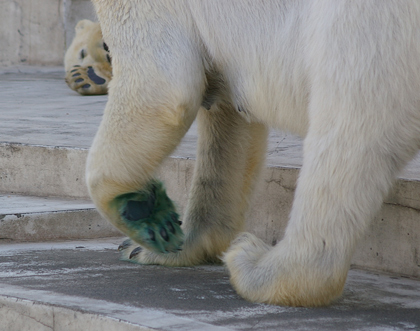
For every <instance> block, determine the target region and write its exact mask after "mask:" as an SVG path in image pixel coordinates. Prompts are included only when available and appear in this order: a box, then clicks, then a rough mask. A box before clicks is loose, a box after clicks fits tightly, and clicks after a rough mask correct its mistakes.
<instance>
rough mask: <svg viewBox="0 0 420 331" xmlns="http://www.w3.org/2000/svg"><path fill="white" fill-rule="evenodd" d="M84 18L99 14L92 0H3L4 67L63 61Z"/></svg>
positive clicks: (0, 56)
mask: <svg viewBox="0 0 420 331" xmlns="http://www.w3.org/2000/svg"><path fill="white" fill-rule="evenodd" d="M83 18H88V19H94V18H95V13H94V10H93V6H92V4H91V3H90V1H89V0H1V1H0V45H1V46H0V67H8V66H15V65H21V64H29V65H62V64H63V58H64V53H65V50H66V49H67V46H68V45H69V44H70V42H71V40H72V38H73V36H74V26H75V25H76V23H77V21H79V20H80V19H83Z"/></svg>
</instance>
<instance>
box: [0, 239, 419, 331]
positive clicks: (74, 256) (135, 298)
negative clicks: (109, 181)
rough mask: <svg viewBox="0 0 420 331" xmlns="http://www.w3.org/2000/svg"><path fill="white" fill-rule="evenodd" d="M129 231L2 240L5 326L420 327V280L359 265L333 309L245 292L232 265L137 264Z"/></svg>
mask: <svg viewBox="0 0 420 331" xmlns="http://www.w3.org/2000/svg"><path fill="white" fill-rule="evenodd" d="M122 239H123V238H109V239H97V240H78V241H70V242H69V241H66V242H44V243H9V244H0V321H1V323H0V330H8V331H15V330H16V331H18V330H19V331H21V330H51V329H52V330H66V331H71V330H103V331H108V330H109V331H111V330H122V331H126V330H130V331H131V330H324V331H325V330H393V331H396V330H419V329H420V314H419V311H420V282H419V281H416V280H413V279H408V278H401V277H395V276H393V275H384V274H376V273H372V272H366V271H361V270H356V269H355V270H351V271H350V273H349V277H348V280H347V283H346V287H345V290H344V294H343V296H342V298H340V299H339V300H338V301H337V302H335V303H334V304H333V305H332V306H331V307H327V308H317V309H306V308H288V307H276V306H269V305H264V304H254V303H249V302H246V301H245V300H243V299H241V298H240V297H239V296H238V295H237V294H236V293H235V291H234V290H233V288H232V287H231V286H230V284H229V276H228V274H227V272H226V270H225V269H224V267H223V266H218V265H208V266H198V267H191V268H168V267H162V266H145V265H135V264H131V263H127V262H122V261H120V260H119V258H118V257H119V255H118V252H117V247H118V245H119V244H120V242H121V240H122Z"/></svg>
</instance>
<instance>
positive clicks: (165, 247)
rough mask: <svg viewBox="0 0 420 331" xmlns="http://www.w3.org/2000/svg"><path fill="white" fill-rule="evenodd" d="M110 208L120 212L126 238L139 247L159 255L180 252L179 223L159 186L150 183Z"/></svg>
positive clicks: (181, 239) (122, 197)
mask: <svg viewBox="0 0 420 331" xmlns="http://www.w3.org/2000/svg"><path fill="white" fill-rule="evenodd" d="M112 205H113V206H114V207H116V208H117V209H118V211H119V214H120V217H121V220H122V221H123V223H124V224H125V227H126V229H127V232H126V234H127V235H128V236H129V237H130V238H132V239H133V240H134V241H136V242H138V243H139V244H140V245H143V246H145V247H147V248H149V249H151V250H153V251H156V252H160V253H168V252H177V251H179V250H180V247H181V245H182V243H183V233H182V230H181V228H180V223H181V222H179V215H178V214H177V213H176V210H175V206H174V204H173V202H172V201H171V199H169V197H168V196H167V194H166V191H165V188H164V186H163V184H162V183H161V182H159V181H157V180H152V181H151V182H150V183H149V184H148V185H147V186H146V187H145V189H144V190H142V191H138V192H131V193H126V194H123V195H120V196H118V197H116V198H115V199H114V201H113V202H112Z"/></svg>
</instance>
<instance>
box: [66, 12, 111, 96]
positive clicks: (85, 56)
mask: <svg viewBox="0 0 420 331" xmlns="http://www.w3.org/2000/svg"><path fill="white" fill-rule="evenodd" d="M75 30H76V35H75V37H74V39H73V41H72V43H71V45H70V47H69V48H68V49H67V52H66V54H65V56H64V68H65V70H66V78H65V80H66V83H67V85H68V86H69V87H70V88H71V89H72V90H74V91H76V92H78V93H80V94H82V95H97V94H106V93H108V83H109V81H110V80H111V77H112V68H111V57H110V55H109V49H108V46H107V44H106V43H104V41H103V39H102V32H101V27H100V25H99V23H98V22H92V21H90V20H81V21H79V22H78V23H77V24H76V28H75Z"/></svg>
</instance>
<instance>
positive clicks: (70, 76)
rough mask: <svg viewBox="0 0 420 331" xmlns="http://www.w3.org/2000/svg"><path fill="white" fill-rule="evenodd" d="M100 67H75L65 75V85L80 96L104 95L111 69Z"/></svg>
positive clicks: (106, 91)
mask: <svg viewBox="0 0 420 331" xmlns="http://www.w3.org/2000/svg"><path fill="white" fill-rule="evenodd" d="M102 67H103V66H102ZM102 67H99V66H87V67H84V66H80V65H75V66H73V67H72V69H71V70H69V71H68V72H67V73H66V79H65V80H66V83H67V85H68V86H69V87H70V88H71V89H72V90H74V91H76V92H78V93H80V94H82V95H100V94H106V93H108V83H109V81H110V79H111V77H110V75H111V74H110V70H111V69H110V68H109V69H107V68H102Z"/></svg>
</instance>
